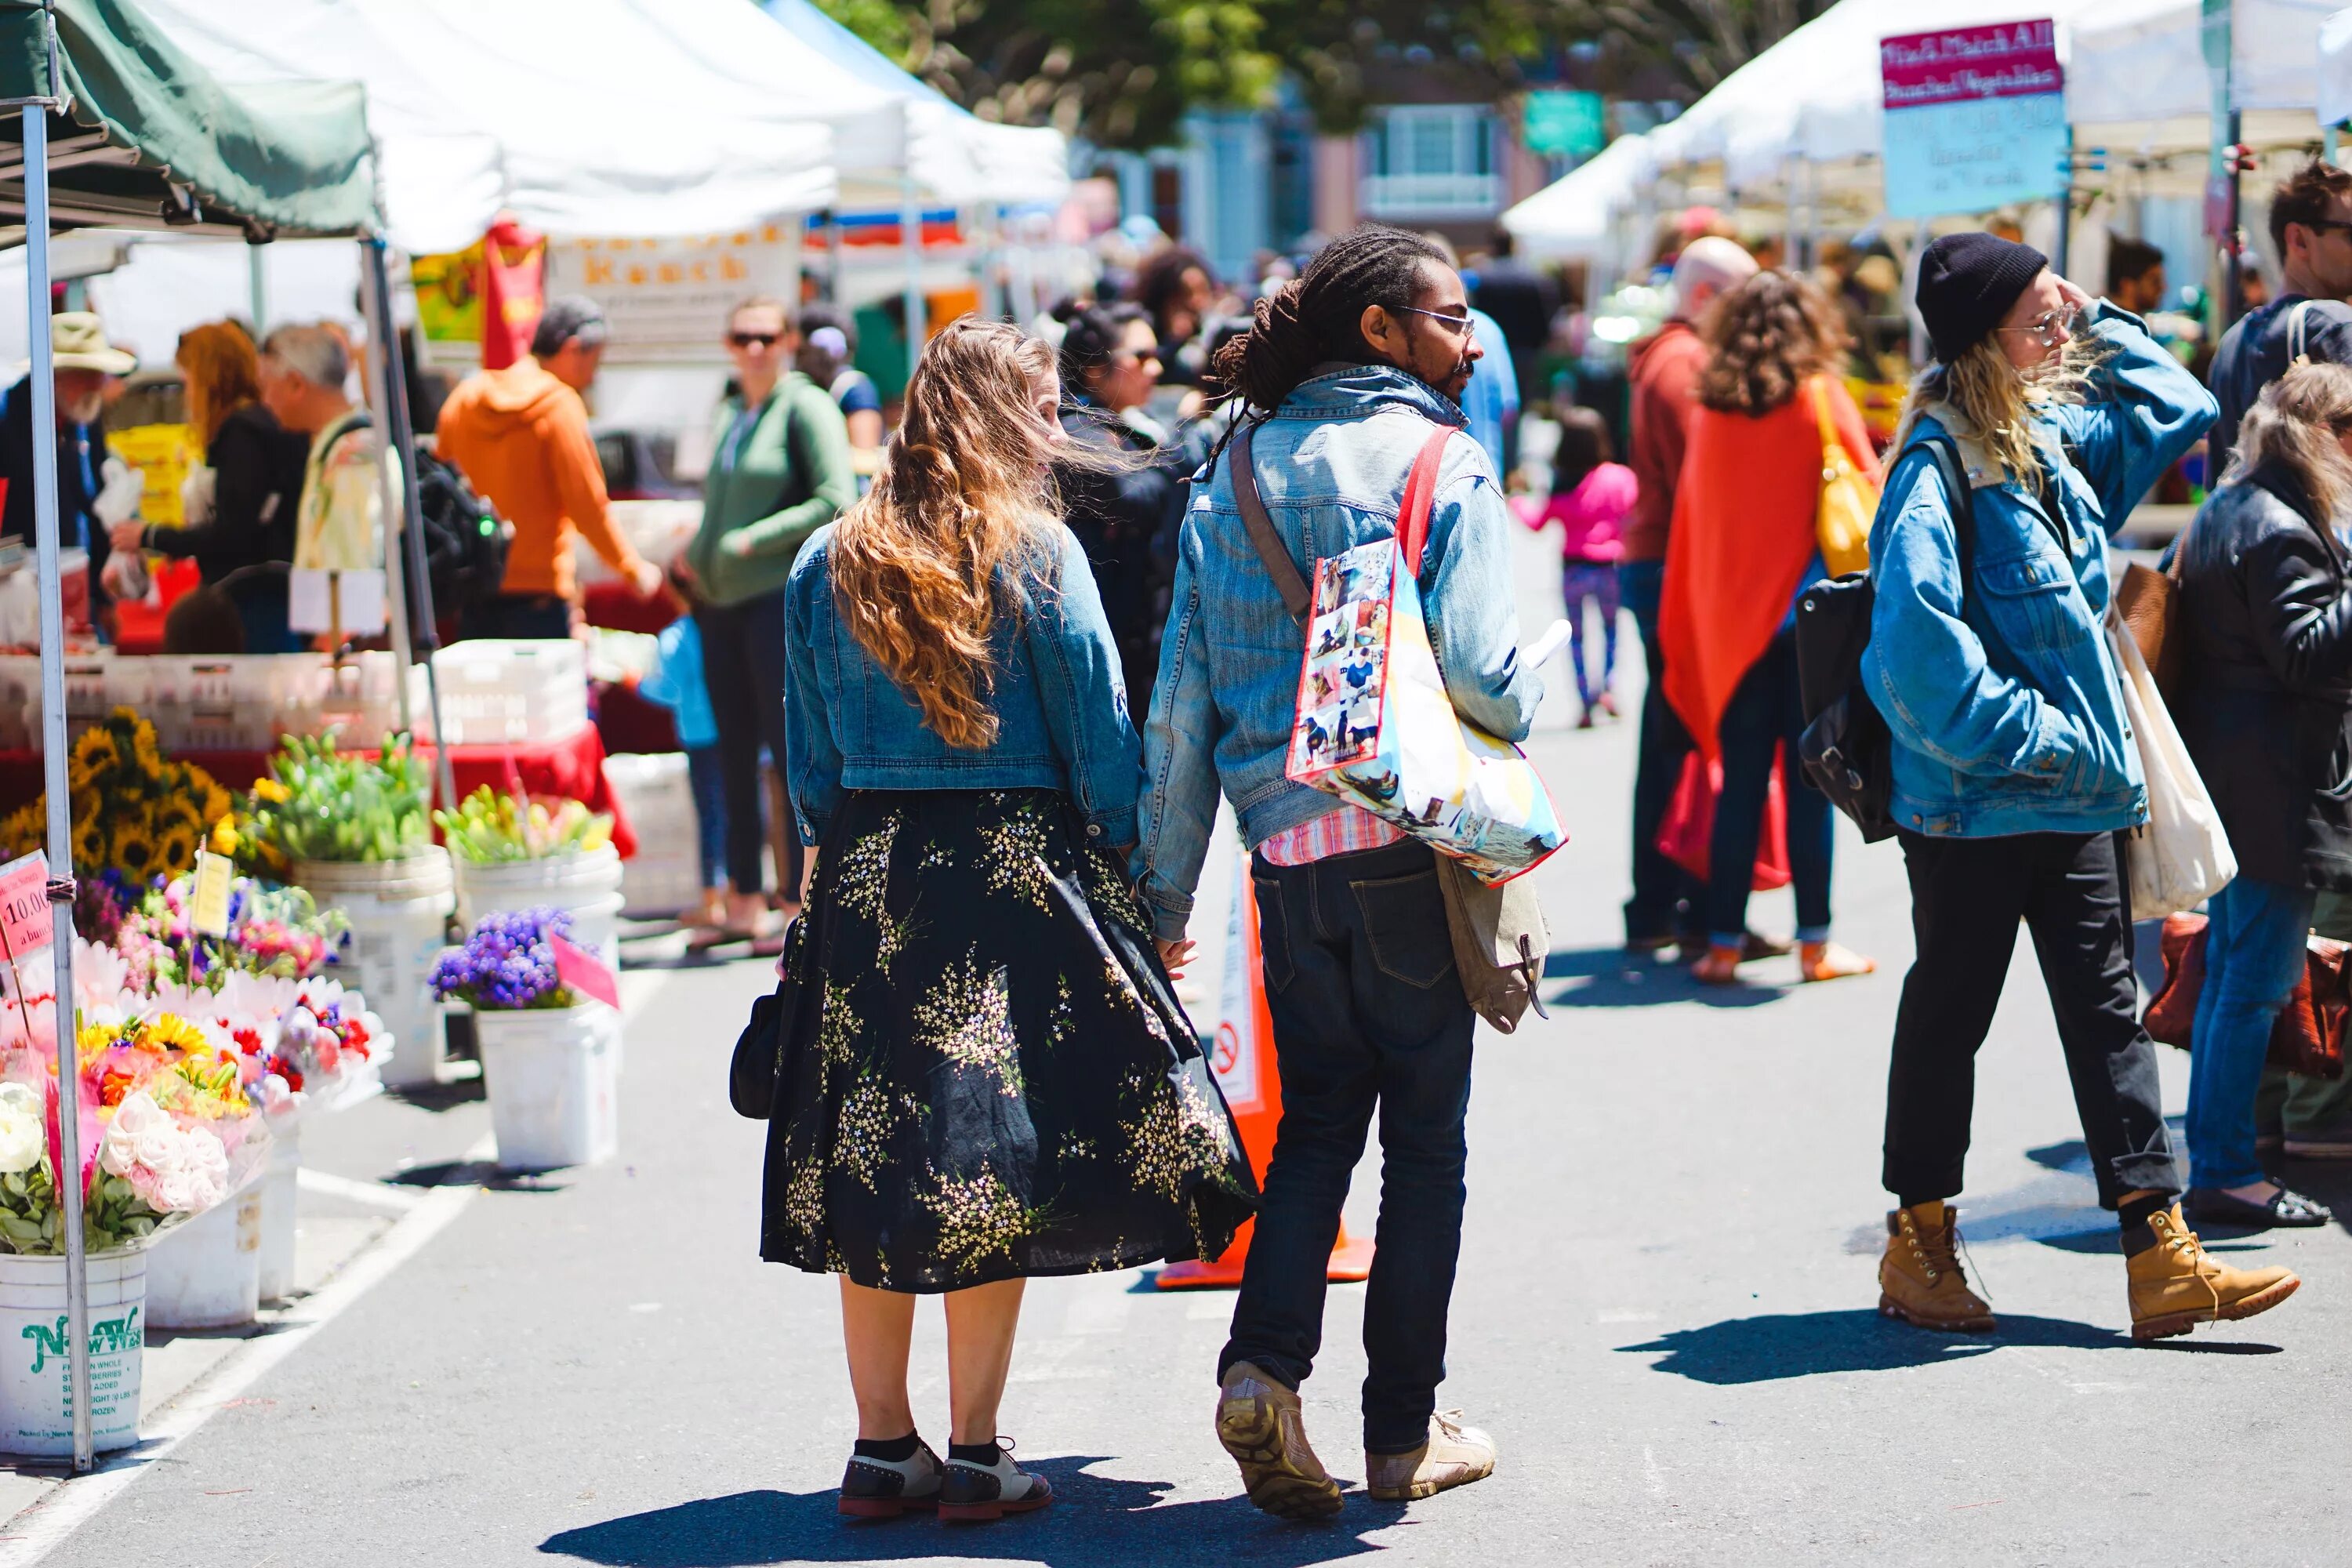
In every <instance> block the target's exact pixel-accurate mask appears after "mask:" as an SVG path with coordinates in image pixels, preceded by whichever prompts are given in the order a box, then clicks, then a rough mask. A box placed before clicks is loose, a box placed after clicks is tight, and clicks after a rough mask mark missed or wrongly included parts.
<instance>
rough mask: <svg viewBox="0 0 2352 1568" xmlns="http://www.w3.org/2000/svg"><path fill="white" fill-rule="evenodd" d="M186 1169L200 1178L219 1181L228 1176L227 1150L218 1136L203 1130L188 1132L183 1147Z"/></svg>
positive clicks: (197, 1129)
mask: <svg viewBox="0 0 2352 1568" xmlns="http://www.w3.org/2000/svg"><path fill="white" fill-rule="evenodd" d="M183 1153H184V1157H185V1160H186V1163H187V1168H188V1169H189V1170H191V1171H194V1172H195V1173H197V1174H199V1175H202V1176H207V1177H211V1178H213V1179H214V1180H221V1179H224V1178H226V1176H227V1175H228V1148H227V1146H226V1145H225V1144H224V1143H222V1142H221V1141H220V1138H219V1135H218V1134H216V1133H214V1132H210V1131H206V1130H205V1129H204V1128H201V1127H199V1128H195V1129H193V1130H191V1131H189V1133H188V1136H187V1140H186V1142H185V1143H184V1145H183Z"/></svg>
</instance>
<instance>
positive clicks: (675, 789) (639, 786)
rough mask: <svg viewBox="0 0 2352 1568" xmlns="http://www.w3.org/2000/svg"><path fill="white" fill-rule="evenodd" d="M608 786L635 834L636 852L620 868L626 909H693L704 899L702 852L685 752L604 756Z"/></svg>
mask: <svg viewBox="0 0 2352 1568" xmlns="http://www.w3.org/2000/svg"><path fill="white" fill-rule="evenodd" d="M604 782H605V783H606V784H609V785H610V786H611V787H612V791H613V795H614V798H615V799H616V800H618V801H619V802H620V805H621V810H622V811H623V812H624V813H625V814H626V815H627V816H628V819H629V826H630V827H631V829H633V830H634V831H635V834H636V836H637V852H636V853H635V855H632V856H630V857H629V858H628V861H627V863H626V864H625V865H624V866H623V867H622V868H621V894H622V897H623V899H624V900H625V905H624V907H625V909H626V910H628V912H629V913H630V914H633V915H638V916H648V915H674V914H677V912H678V911H680V910H688V909H692V908H693V907H694V906H695V904H696V903H697V902H698V901H699V900H700V899H701V897H702V850H701V841H700V839H699V838H698V837H697V834H696V823H695V815H694V785H693V783H692V781H691V780H689V779H688V776H687V763H686V753H685V752H642V753H640V752H623V753H619V754H617V755H614V756H609V757H606V758H605V759H604Z"/></svg>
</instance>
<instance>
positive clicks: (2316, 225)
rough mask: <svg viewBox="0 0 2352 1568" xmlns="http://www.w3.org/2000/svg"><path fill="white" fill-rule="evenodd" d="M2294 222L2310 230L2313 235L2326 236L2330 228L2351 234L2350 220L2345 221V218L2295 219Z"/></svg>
mask: <svg viewBox="0 0 2352 1568" xmlns="http://www.w3.org/2000/svg"><path fill="white" fill-rule="evenodd" d="M2295 222H2297V223H2299V224H2301V225H2302V226H2304V227H2305V228H2307V229H2310V230H2311V231H2312V232H2313V233H2315V234H2326V232H2327V231H2328V230H2329V229H2331V228H2334V229H2341V230H2343V231H2344V232H2345V233H2347V234H2352V220H2347V219H2345V218H2340V217H2314V218H2297V219H2295Z"/></svg>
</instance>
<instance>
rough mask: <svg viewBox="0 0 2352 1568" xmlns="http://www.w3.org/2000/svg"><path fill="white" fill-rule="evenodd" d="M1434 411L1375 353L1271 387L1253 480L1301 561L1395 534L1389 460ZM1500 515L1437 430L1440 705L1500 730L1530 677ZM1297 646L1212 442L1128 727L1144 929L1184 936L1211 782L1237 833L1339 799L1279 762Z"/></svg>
mask: <svg viewBox="0 0 2352 1568" xmlns="http://www.w3.org/2000/svg"><path fill="white" fill-rule="evenodd" d="M1432 423H1437V424H1444V425H1460V424H1461V423H1462V410H1461V409H1459V408H1457V407H1455V406H1454V404H1453V402H1452V401H1451V400H1449V399H1448V398H1446V397H1445V396H1444V395H1443V394H1442V393H1439V392H1436V391H1434V390H1433V389H1432V388H1431V387H1429V386H1428V385H1426V384H1423V382H1421V381H1418V380H1416V379H1414V378H1413V377H1412V376H1410V375H1407V374H1404V373H1403V372H1402V371H1399V370H1392V369H1390V368H1389V367H1387V366H1385V365H1345V366H1338V367H1332V368H1330V369H1328V370H1327V371H1326V372H1325V373H1324V374H1318V375H1316V376H1314V377H1312V378H1310V379H1309V380H1307V381H1306V382H1304V383H1302V384H1300V385H1299V386H1298V388H1297V390H1296V391H1294V392H1292V393H1291V395H1289V396H1288V397H1286V398H1285V399H1283V403H1282V406H1281V408H1280V409H1278V410H1277V411H1276V413H1275V415H1274V417H1273V418H1271V419H1269V420H1267V421H1266V422H1265V424H1264V425H1263V426H1260V427H1259V429H1258V431H1257V434H1256V435H1255V437H1253V440H1254V442H1255V466H1256V473H1257V482H1258V493H1259V494H1260V495H1261V496H1262V497H1264V498H1265V507H1266V511H1267V514H1268V515H1269V516H1271V517H1272V518H1273V520H1274V526H1275V529H1276V531H1277V532H1278V533H1280V534H1281V535H1282V540H1283V543H1284V544H1285V545H1286V547H1287V548H1288V549H1289V551H1290V553H1291V558H1292V559H1293V560H1294V561H1296V562H1297V563H1298V565H1299V569H1300V570H1301V571H1302V572H1303V573H1305V574H1307V575H1308V576H1309V577H1310V578H1311V577H1312V575H1313V563H1314V562H1316V561H1317V560H1318V559H1320V558H1322V557H1324V556H1327V555H1337V554H1339V553H1340V552H1342V551H1345V550H1350V549H1353V548H1354V547H1355V546H1357V545H1359V544H1362V543H1365V542H1368V541H1370V540H1376V539H1387V538H1391V537H1392V536H1393V535H1394V534H1395V532H1396V520H1397V506H1398V503H1399V502H1400V501H1402V500H1403V496H1404V480H1405V473H1406V470H1407V469H1409V468H1412V459H1413V457H1414V455H1415V454H1416V453H1418V452H1419V451H1420V450H1421V447H1422V443H1423V441H1424V440H1426V439H1427V437H1428V435H1429V427H1430V425H1431V424H1432ZM1513 527H1514V521H1513V519H1512V517H1511V513H1510V511H1509V510H1507V508H1506V506H1505V505H1504V501H1503V490H1502V486H1501V485H1500V484H1499V483H1497V482H1496V478H1495V469H1494V467H1493V465H1492V464H1491V463H1489V462H1488V461H1487V458H1486V453H1485V452H1484V451H1483V450H1481V449H1480V447H1479V446H1478V443H1477V442H1475V441H1473V440H1471V439H1469V438H1468V437H1456V438H1455V439H1454V440H1453V441H1451V442H1449V443H1448V444H1447V446H1446V449H1445V458H1444V462H1443V463H1442V464H1441V465H1440V466H1439V468H1438V479H1437V494H1436V500H1435V501H1434V503H1433V505H1432V506H1431V508H1430V514H1429V542H1428V544H1427V546H1426V547H1425V548H1424V550H1423V553H1422V558H1421V576H1420V578H1419V584H1420V587H1421V594H1422V602H1423V607H1424V610H1425V612H1426V614H1427V616H1428V619H1429V629H1430V642H1431V644H1432V645H1433V647H1434V648H1435V650H1436V654H1437V662H1438V667H1439V668H1440V669H1441V670H1442V671H1443V672H1444V677H1445V689H1446V691H1447V693H1448V694H1449V695H1451V696H1452V698H1453V699H1454V709H1455V710H1456V711H1458V712H1459V713H1461V714H1462V716H1463V717H1464V718H1465V719H1468V720H1469V721H1471V722H1473V723H1475V724H1476V725H1478V726H1479V727H1480V728H1482V729H1484V730H1486V731H1489V732H1490V733H1493V734H1496V735H1499V736H1501V737H1503V738H1504V739H1506V740H1510V741H1517V740H1522V739H1524V738H1525V737H1526V735H1527V733H1528V727H1529V726H1530V725H1531V724H1532V723H1533V722H1534V721H1535V712H1536V704H1537V703H1538V701H1540V700H1542V697H1543V681H1542V679H1540V678H1539V677H1538V675H1537V673H1536V672H1535V671H1534V670H1532V669H1529V668H1527V667H1525V666H1524V665H1522V664H1521V663H1520V661H1519V624H1518V616H1517V613H1516V612H1515V611H1514V609H1513V607H1512V594H1511V578H1510V569H1509V555H1510V542H1511V530H1512V528H1513ZM1305 657H1306V634H1305V633H1304V632H1302V631H1301V630H1300V629H1299V626H1298V623H1297V622H1296V621H1294V620H1292V619H1291V618H1290V613H1289V611H1287V610H1286V609H1285V608H1284V607H1283V604H1282V595H1281V594H1280V593H1279V592H1278V591H1277V590H1276V587H1275V585H1274V580H1273V579H1272V578H1270V577H1268V576H1267V575H1266V574H1265V566H1264V564H1263V563H1261V562H1260V561H1259V559H1258V553H1257V551H1256V549H1255V547H1254V546H1252V544H1251V543H1250V538H1249V531H1248V530H1247V529H1246V528H1245V527H1244V524H1243V522H1242V516H1241V509H1240V508H1239V507H1238V506H1237V505H1236V504H1235V503H1234V487H1233V468H1232V460H1231V457H1230V455H1228V456H1227V457H1225V458H1220V459H1219V461H1218V464H1217V470H1216V472H1215V474H1214V475H1213V476H1212V477H1211V479H1209V481H1208V482H1206V483H1202V482H1201V481H1200V480H1198V479H1195V481H1194V483H1193V486H1192V504H1191V507H1190V509H1189V510H1188V511H1187V513H1186V515H1185V518H1184V526H1183V530H1182V532H1181V535H1180V536H1179V539H1178V543H1177V560H1176V587H1175V593H1174V596H1173V603H1172V605H1171V609H1170V611H1169V616H1168V629H1167V632H1166V634H1165V635H1164V636H1163V637H1161V638H1160V679H1159V681H1158V683H1157V685H1156V686H1155V687H1154V689H1153V690H1152V694H1151V716H1150V721H1148V722H1147V723H1146V724H1145V725H1144V737H1143V747H1144V766H1145V770H1146V772H1147V773H1149V774H1150V791H1149V793H1148V794H1147V795H1146V796H1145V799H1144V809H1143V841H1142V844H1141V845H1140V847H1139V848H1138V850H1137V863H1136V871H1137V875H1138V876H1139V879H1141V881H1142V888H1143V896H1144V899H1145V901H1146V902H1147V903H1148V904H1149V905H1150V909H1151V916H1152V921H1153V924H1154V926H1155V927H1156V929H1157V931H1158V932H1159V934H1160V935H1161V936H1163V937H1176V936H1181V935H1182V934H1183V931H1184V926H1185V922H1186V921H1187V920H1188V919H1189V918H1190V916H1191V914H1192V889H1194V888H1195V887H1196V886H1198V884H1199V882H1200V877H1201V862H1202V858H1204V857H1205V856H1206V855H1207V853H1208V849H1209V835H1210V833H1211V831H1212V827H1213V824H1214V822H1215V820H1216V814H1217V793H1218V790H1219V788H1220V787H1221V786H1222V787H1223V792H1224V795H1225V797H1226V798H1227V799H1229V800H1231V801H1232V802H1233V803H1234V811H1235V812H1236V813H1237V814H1238V815H1239V816H1240V818H1241V826H1242V833H1243V836H1244V837H1246V838H1247V839H1248V840H1249V842H1250V844H1251V846H1252V847H1255V846H1257V845H1259V844H1262V843H1264V842H1265V840H1266V839H1268V838H1271V837H1274V836H1275V835H1276V834H1277V833H1280V832H1282V831H1284V830H1285V829H1286V828H1290V827H1295V826H1297V825H1298V824H1300V823H1302V822H1306V821H1308V820H1310V819H1311V818H1314V817H1316V816H1321V815H1322V814H1323V813H1325V812H1327V811H1330V810H1332V809H1334V808H1335V807H1336V806H1337V805H1339V802H1338V801H1336V800H1335V799H1334V798H1333V797H1332V796H1330V795H1325V794H1323V793H1322V792H1321V791H1319V790H1314V789H1309V788H1307V786H1306V785H1304V784H1293V783H1291V782H1290V781H1289V780H1288V779H1286V778H1285V777H1284V776H1283V764H1284V762H1285V759H1286V754H1287V752H1288V751H1289V748H1290V726H1291V717H1292V714H1293V713H1294V711H1295V710H1296V709H1297V700H1298V672H1299V665H1300V662H1301V661H1302V659H1303V658H1305Z"/></svg>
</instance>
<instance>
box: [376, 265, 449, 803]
mask: <svg viewBox="0 0 2352 1568" xmlns="http://www.w3.org/2000/svg"><path fill="white" fill-rule="evenodd" d="M384 251H385V246H384V241H383V236H382V235H375V234H372V235H369V236H368V237H366V238H364V239H362V240H361V241H360V264H361V270H362V272H363V273H364V274H365V275H366V287H367V299H368V304H369V308H370V314H371V315H373V317H374V319H375V321H376V322H377V323H378V326H377V327H376V328H374V329H372V330H380V331H381V332H382V334H383V336H382V337H381V338H380V339H379V340H378V341H379V342H382V343H383V353H379V354H378V355H376V356H375V357H376V359H377V360H378V362H380V363H381V364H382V366H383V370H382V373H381V374H382V375H383V412H384V439H385V441H386V442H387V443H389V444H390V445H391V448H392V450H393V452H394V454H395V455H396V456H397V457H398V458H399V459H400V462H399V472H400V479H401V490H400V511H401V530H400V536H401V538H402V540H403V541H404V542H405V544H406V550H405V552H404V559H403V565H404V568H405V571H404V576H405V577H406V578H407V584H406V586H407V589H408V593H407V595H406V597H405V598H404V602H403V603H402V605H401V609H402V612H403V618H404V619H405V618H406V612H407V611H408V610H409V608H410V607H411V606H412V605H413V606H414V607H415V619H416V629H417V632H418V634H419V636H420V637H421V639H422V640H421V641H420V643H419V645H418V647H419V648H420V650H421V651H422V652H423V654H424V655H425V707H426V710H428V711H429V712H430V713H431V714H432V716H433V771H434V776H435V779H436V783H437V784H439V785H440V790H441V800H442V804H443V805H446V806H448V807H450V808H451V809H453V810H454V809H456V807H457V772H456V770H455V769H454V768H452V767H451V766H450V763H449V747H448V745H447V743H446V742H444V741H443V740H442V736H443V735H444V734H445V733H446V731H444V730H443V729H442V728H441V675H440V672H439V671H438V670H437V669H436V668H434V664H433V656H434V655H435V654H436V653H437V652H439V651H440V648H441V632H440V627H439V625H438V623H436V621H435V620H434V618H433V579H432V576H431V574H429V573H428V572H427V571H426V570H425V530H424V526H423V524H422V522H421V521H420V519H421V518H422V517H423V516H424V512H425V501H424V497H423V496H422V494H421V493H420V492H419V491H418V489H417V485H416V463H415V457H414V454H415V450H416V433H415V428H414V427H413V426H411V425H410V423H409V418H410V416H409V412H408V375H407V373H406V371H405V370H404V368H403V366H402V363H401V353H400V334H399V333H398V332H397V331H394V329H393V324H392V322H393V314H392V269H391V268H390V267H388V266H387V265H386V264H385V258H384ZM407 676H408V672H407V671H405V670H403V671H402V672H401V679H402V680H403V681H405V680H406V679H407Z"/></svg>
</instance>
